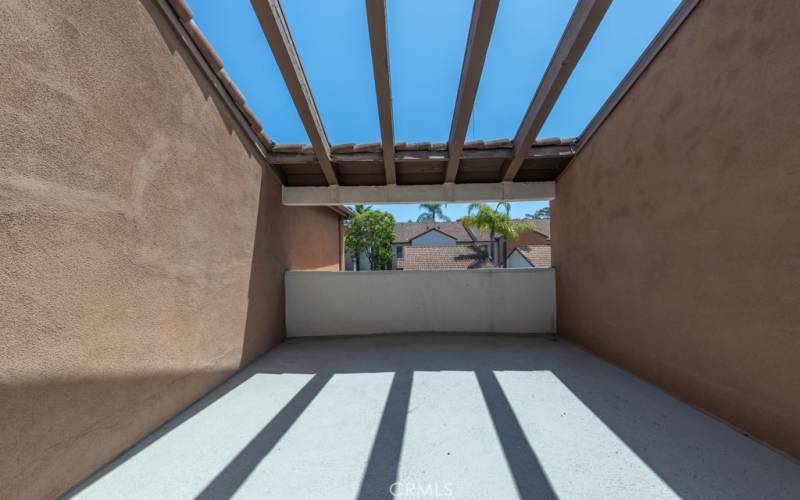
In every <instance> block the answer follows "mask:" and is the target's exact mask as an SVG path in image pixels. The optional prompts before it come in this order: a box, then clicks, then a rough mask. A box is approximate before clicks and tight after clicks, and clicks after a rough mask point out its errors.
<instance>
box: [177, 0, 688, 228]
mask: <svg viewBox="0 0 800 500" xmlns="http://www.w3.org/2000/svg"><path fill="white" fill-rule="evenodd" d="M189 3H190V5H191V7H192V10H193V11H194V13H195V21H196V22H197V23H198V25H199V26H200V28H201V29H202V30H203V32H204V33H205V34H206V36H207V37H208V39H209V40H210V41H211V43H212V45H213V46H214V48H215V49H216V50H217V52H218V53H219V54H220V56H221V57H222V60H223V61H224V63H225V69H226V70H227V71H228V73H229V74H230V75H231V76H232V78H233V79H234V81H235V82H236V84H237V85H238V86H239V88H240V89H241V90H242V92H243V93H244V95H245V97H246V98H247V102H248V104H249V105H250V107H251V108H252V109H253V110H254V112H255V113H256V114H257V115H258V117H259V118H260V120H261V122H262V124H263V125H264V129H265V131H266V132H267V134H269V136H270V137H271V138H272V139H273V140H275V141H277V142H281V143H308V142H309V141H308V136H307V135H306V132H305V130H303V126H302V124H301V122H300V119H299V117H298V116H297V112H296V111H295V109H294V106H293V104H292V101H291V98H290V97H289V93H288V91H287V90H286V86H285V85H284V83H283V80H282V78H281V75H280V72H279V71H278V67H277V65H276V64H275V61H274V59H273V57H272V52H271V51H270V49H269V45H268V44H267V42H266V40H265V39H264V35H263V33H262V32H261V27H260V26H259V24H258V20H257V19H256V17H255V14H254V13H253V10H252V6H251V4H250V0H189ZM575 3H576V0H500V9H499V11H498V14H497V20H496V21H495V29H494V32H493V34H492V39H491V42H490V44H489V51H488V54H487V57H486V64H485V66H484V70H483V74H482V77H481V82H480V86H479V88H478V95H477V98H476V100H475V108H474V111H473V116H472V120H471V122H470V126H469V128H468V132H467V140H470V139H487V140H488V139H496V138H502V137H508V138H511V137H513V136H514V133H515V132H516V128H517V126H518V125H519V122H520V120H521V119H522V115H523V113H524V112H525V110H526V109H527V107H528V104H529V103H530V100H531V97H533V93H534V92H535V91H536V86H537V85H538V82H539V80H540V78H541V76H542V74H543V73H544V71H545V69H546V67H547V63H548V61H549V60H550V57H551V55H552V53H553V50H554V48H555V46H556V44H557V43H558V40H559V37H560V36H561V33H562V31H563V29H564V26H565V25H566V23H567V21H568V20H569V16H570V14H571V13H572V9H573V8H574V6H575ZM678 3H679V0H614V1H613V2H612V4H611V7H610V8H609V10H608V12H607V13H606V16H605V18H604V19H603V22H602V24H601V25H600V27H599V28H598V30H597V32H596V33H595V36H594V38H593V40H592V42H591V43H590V45H589V47H588V48H587V50H586V52H585V53H584V56H583V58H582V59H581V61H580V62H579V63H578V66H577V67H576V68H575V71H574V72H573V74H572V76H571V78H570V80H569V81H568V82H567V85H566V87H565V89H564V91H563V93H562V95H561V97H560V99H559V100H558V102H557V103H556V106H555V108H554V109H553V112H552V113H551V115H550V117H549V118H548V120H547V121H546V123H545V125H544V127H543V129H542V131H541V133H540V134H539V135H540V137H551V136H559V137H575V136H577V135H579V134H580V132H581V131H582V130H583V128H584V127H585V126H586V124H587V123H588V122H589V120H590V119H591V117H592V116H593V115H594V114H595V113H596V111H597V110H598V109H599V108H600V106H601V105H602V104H603V102H604V101H605V99H606V98H607V97H608V95H609V94H610V93H611V91H612V90H613V89H614V87H616V85H617V84H618V83H619V81H620V80H621V79H622V78H623V77H624V75H625V73H626V72H627V71H628V69H630V67H631V65H632V64H633V63H634V61H635V60H636V58H638V57H639V55H640V54H641V52H642V50H643V49H644V48H645V47H646V46H647V44H648V43H649V42H650V40H652V38H653V36H655V34H656V33H657V32H658V30H659V29H660V28H661V26H662V25H663V24H664V22H665V21H666V20H667V18H669V16H670V15H671V14H672V12H673V11H674V10H675V7H676V6H677V5H678ZM282 5H283V9H284V12H285V14H286V19H287V22H288V23H289V28H290V30H291V32H292V37H293V38H294V41H295V45H296V46H297V50H298V53H299V54H300V58H301V60H302V62H303V67H304V69H305V72H306V76H307V77H308V80H309V84H310V86H311V89H312V93H313V95H314V100H315V101H316V103H317V107H318V108H319V113H320V116H321V118H322V120H323V123H324V125H325V129H326V132H327V134H328V138H329V139H330V141H331V143H332V144H338V143H344V142H356V143H359V142H376V141H378V140H379V139H380V132H379V128H378V112H377V106H376V102H375V87H374V83H373V80H372V61H371V58H370V47H369V36H368V31H367V20H366V9H365V3H364V0H283V2H282ZM386 9H387V18H388V36H389V71H390V75H391V85H392V96H393V113H394V126H395V140H396V141H433V142H445V141H446V140H447V136H448V134H449V131H450V120H451V118H452V115H453V107H454V105H455V97H456V92H457V90H458V80H459V77H460V73H461V63H462V59H463V56H464V47H465V45H466V39H467V31H468V28H469V21H470V15H471V13H472V2H471V1H469V0H387V1H386ZM421 13H422V14H421ZM545 205H546V202H544V203H534V204H531V203H520V204H517V206H515V209H514V211H515V212H517V211H519V212H521V213H524V212H526V211H532V210H535V209H536V208H540V207H541V206H545ZM448 208H450V209H451V210H452V211H453V212H454V213H457V212H458V213H460V210H459V208H458V206H456V205H452V206H451V207H448ZM391 211H392V212H395V215H396V217H397V218H398V220H407V219H408V218H410V216H407V214H410V213H411V212H414V213H416V212H417V211H416V209H415V206H413V205H409V206H395V207H394V208H393V209H392V210H391ZM461 211H463V210H461ZM515 215H516V214H515ZM451 216H453V215H451ZM414 217H416V215H414Z"/></svg>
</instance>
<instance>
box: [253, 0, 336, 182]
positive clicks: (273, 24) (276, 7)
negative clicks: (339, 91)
mask: <svg viewBox="0 0 800 500" xmlns="http://www.w3.org/2000/svg"><path fill="white" fill-rule="evenodd" d="M251 3H252V5H253V10H254V11H255V13H256V16H257V17H258V21H259V23H261V29H262V30H263V31H264V36H265V37H266V38H267V42H268V43H269V46H270V49H271V50H272V54H273V55H274V56H275V62H277V63H278V68H279V69H280V71H281V75H282V76H283V80H284V81H285V82H286V87H287V88H288V90H289V94H290V95H291V96H292V101H293V102H294V106H295V108H297V113H298V114H299V115H300V120H301V121H302V122H303V126H304V127H305V129H306V133H308V138H309V140H310V141H311V144H312V145H313V146H314V152H315V153H316V156H317V160H318V161H319V165H320V167H321V168H322V173H323V174H324V175H325V179H326V180H327V181H328V184H330V185H336V184H338V183H339V181H338V179H337V177H336V171H335V170H334V168H333V164H332V163H331V151H330V142H328V137H327V135H326V134H325V128H324V127H323V126H322V120H321V119H320V117H319V112H318V111H317V106H316V104H315V103H314V97H313V96H312V94H311V88H310V87H309V85H308V81H307V79H306V75H305V72H304V71H303V65H302V63H301V62H300V57H299V56H298V55H297V49H296V48H295V46H294V41H292V35H291V33H290V32H289V25H288V24H287V23H286V18H285V16H284V14H283V9H282V8H281V3H280V1H279V0H251Z"/></svg>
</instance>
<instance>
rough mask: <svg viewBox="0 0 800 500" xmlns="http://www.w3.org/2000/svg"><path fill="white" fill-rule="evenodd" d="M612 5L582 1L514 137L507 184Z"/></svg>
mask: <svg viewBox="0 0 800 500" xmlns="http://www.w3.org/2000/svg"><path fill="white" fill-rule="evenodd" d="M610 4H611V0H579V1H578V5H577V6H576V7H575V11H574V12H573V13H572V17H571V18H570V20H569V22H568V23H567V27H566V29H565V30H564V34H563V35H561V40H559V42H558V46H557V47H556V51H555V53H554V54H553V57H552V59H550V64H549V65H548V66H547V70H546V71H545V73H544V76H543V77H542V81H541V82H540V83H539V88H537V89H536V93H535V94H534V96H533V99H532V100H531V104H530V106H529V107H528V111H527V112H526V113H525V117H524V118H523V119H522V123H521V124H520V126H519V129H518V130H517V134H516V136H514V155H513V157H512V158H511V159H510V160H508V161H506V163H505V164H504V165H503V170H502V179H503V181H513V180H514V177H516V175H517V172H519V168H520V166H521V165H522V162H523V160H524V159H525V156H526V155H527V153H528V150H529V149H530V146H531V144H532V143H533V141H534V139H536V135H537V134H538V133H539V131H540V130H541V129H542V125H544V122H545V120H546V119H547V116H548V115H549V114H550V111H551V110H552V109H553V106H554V105H555V103H556V101H557V100H558V96H559V95H561V90H562V89H563V88H564V85H566V83H567V80H568V79H569V76H570V75H571V74H572V70H573V69H575V66H576V65H577V64H578V60H580V58H581V55H582V54H583V51H584V50H586V46H587V45H589V41H590V40H591V39H592V35H594V32H595V30H597V27H598V26H599V25H600V21H602V19H603V16H604V15H605V13H606V10H608V6H609V5H610Z"/></svg>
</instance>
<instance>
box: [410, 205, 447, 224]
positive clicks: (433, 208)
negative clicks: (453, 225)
mask: <svg viewBox="0 0 800 500" xmlns="http://www.w3.org/2000/svg"><path fill="white" fill-rule="evenodd" d="M446 206H447V205H443V204H441V203H429V204H422V205H420V206H419V208H421V209H422V210H423V213H421V214H419V217H417V222H425V221H431V222H436V218H437V217H438V218H439V219H440V220H443V221H445V222H450V217H448V216H446V215H445V214H444V211H443V210H442V209H443V208H444V207H446Z"/></svg>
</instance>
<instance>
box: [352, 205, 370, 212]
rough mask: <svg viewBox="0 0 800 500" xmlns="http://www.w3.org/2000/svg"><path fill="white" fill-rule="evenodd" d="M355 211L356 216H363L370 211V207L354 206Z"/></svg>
mask: <svg viewBox="0 0 800 500" xmlns="http://www.w3.org/2000/svg"><path fill="white" fill-rule="evenodd" d="M355 210H356V213H357V214H363V213H364V212H369V211H370V210H372V205H356V206H355Z"/></svg>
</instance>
